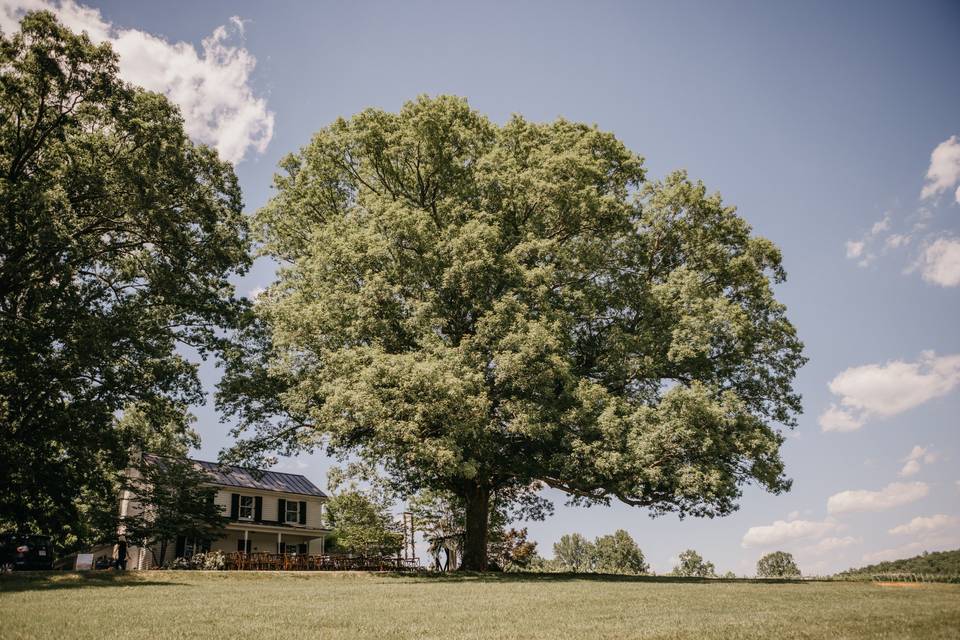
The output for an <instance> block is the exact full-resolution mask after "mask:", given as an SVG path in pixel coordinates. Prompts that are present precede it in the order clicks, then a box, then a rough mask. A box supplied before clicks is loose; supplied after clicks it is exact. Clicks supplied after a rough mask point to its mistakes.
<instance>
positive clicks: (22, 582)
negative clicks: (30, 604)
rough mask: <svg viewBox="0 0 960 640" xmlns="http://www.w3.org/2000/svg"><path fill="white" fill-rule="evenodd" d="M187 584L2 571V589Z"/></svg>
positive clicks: (111, 576)
mask: <svg viewBox="0 0 960 640" xmlns="http://www.w3.org/2000/svg"><path fill="white" fill-rule="evenodd" d="M160 586H185V585H184V584H183V583H180V582H159V581H155V580H145V579H143V578H140V577H139V576H134V575H130V574H123V573H108V572H99V571H98V572H92V571H91V572H86V571H83V572H70V573H63V572H57V571H31V572H24V573H12V574H8V575H0V593H17V592H20V591H59V590H62V589H96V588H100V587H160Z"/></svg>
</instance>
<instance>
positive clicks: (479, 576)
mask: <svg viewBox="0 0 960 640" xmlns="http://www.w3.org/2000/svg"><path fill="white" fill-rule="evenodd" d="M382 575H384V576H385V577H390V578H413V579H417V580H424V581H437V582H570V581H574V580H577V581H586V582H639V583H650V584H656V583H668V584H718V583H727V584H805V583H807V582H811V580H809V579H808V580H791V579H789V578H759V579H756V578H681V577H677V576H630V575H622V574H615V573H534V572H518V573H502V572H493V571H489V572H486V573H478V572H473V571H454V572H452V573H433V572H420V573H384V574H382Z"/></svg>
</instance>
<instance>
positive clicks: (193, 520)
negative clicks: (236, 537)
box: [120, 455, 227, 565]
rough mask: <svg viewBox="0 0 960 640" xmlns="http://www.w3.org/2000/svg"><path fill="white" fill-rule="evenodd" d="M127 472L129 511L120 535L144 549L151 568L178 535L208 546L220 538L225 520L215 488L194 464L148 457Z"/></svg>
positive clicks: (189, 461)
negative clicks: (156, 548) (152, 561)
mask: <svg viewBox="0 0 960 640" xmlns="http://www.w3.org/2000/svg"><path fill="white" fill-rule="evenodd" d="M131 472H132V475H131V477H129V478H128V480H127V482H126V483H125V489H126V493H125V495H126V496H127V499H128V500H130V502H131V503H132V506H133V508H132V509H130V511H129V513H128V515H127V516H126V517H124V518H121V519H120V530H121V531H122V532H123V535H124V537H125V538H126V540H127V541H128V542H131V543H135V544H137V545H138V546H141V547H148V548H149V549H150V553H151V554H154V558H153V560H154V562H155V563H156V564H158V565H163V563H164V561H165V559H166V553H167V544H168V543H169V542H170V541H171V540H176V539H177V537H178V536H183V537H185V538H188V539H192V540H194V541H196V542H197V543H210V542H212V541H213V540H215V539H217V538H218V537H220V536H221V535H223V528H224V526H226V524H227V518H226V517H225V516H224V515H223V507H221V506H220V505H218V504H216V503H215V502H214V498H215V497H216V494H217V488H216V487H214V486H212V485H210V484H209V482H210V477H209V475H207V473H206V472H205V471H204V470H203V469H201V468H200V467H199V466H198V465H197V464H196V463H195V462H193V461H192V460H189V459H187V458H185V457H176V456H153V455H147V456H143V457H142V458H141V459H140V460H138V461H136V462H135V464H134V465H133V466H132V467H131ZM157 546H159V553H157V552H156V551H155V547H157Z"/></svg>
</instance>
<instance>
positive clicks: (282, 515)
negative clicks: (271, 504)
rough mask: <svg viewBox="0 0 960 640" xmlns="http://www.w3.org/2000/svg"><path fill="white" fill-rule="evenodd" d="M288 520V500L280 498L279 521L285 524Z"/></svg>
mask: <svg viewBox="0 0 960 640" xmlns="http://www.w3.org/2000/svg"><path fill="white" fill-rule="evenodd" d="M286 521H287V501H286V500H284V499H283V498H280V499H279V500H278V501H277V522H279V523H280V524H283V523H284V522H286Z"/></svg>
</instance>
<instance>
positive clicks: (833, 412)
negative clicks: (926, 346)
mask: <svg viewBox="0 0 960 640" xmlns="http://www.w3.org/2000/svg"><path fill="white" fill-rule="evenodd" d="M958 383H960V354H955V355H949V356H937V355H936V354H935V353H934V352H932V351H925V352H923V353H921V354H920V358H919V359H918V360H917V361H916V362H903V361H902V360H893V361H890V362H887V363H886V364H868V365H863V366H859V367H851V368H849V369H847V370H845V371H843V372H841V373H840V374H839V375H837V376H836V377H835V378H834V379H833V380H831V381H830V384H829V388H830V391H831V392H832V393H833V394H834V395H836V396H839V399H840V405H839V406H838V405H837V404H835V403H834V404H831V405H830V407H829V408H828V409H827V410H826V411H824V413H823V414H821V416H820V427H821V428H822V429H823V431H855V430H857V429H859V428H860V427H862V426H863V425H864V424H865V423H866V421H867V420H868V419H870V418H873V417H880V418H886V417H890V416H894V415H896V414H898V413H902V412H904V411H907V410H908V409H912V408H914V407H917V406H919V405H921V404H923V403H924V402H927V401H929V400H932V399H934V398H937V397H940V396H943V395H946V394H948V393H950V392H951V391H952V390H953V389H954V387H956V386H957V384H958Z"/></svg>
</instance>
